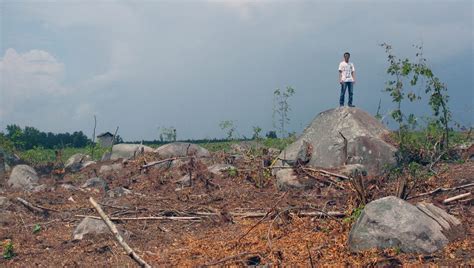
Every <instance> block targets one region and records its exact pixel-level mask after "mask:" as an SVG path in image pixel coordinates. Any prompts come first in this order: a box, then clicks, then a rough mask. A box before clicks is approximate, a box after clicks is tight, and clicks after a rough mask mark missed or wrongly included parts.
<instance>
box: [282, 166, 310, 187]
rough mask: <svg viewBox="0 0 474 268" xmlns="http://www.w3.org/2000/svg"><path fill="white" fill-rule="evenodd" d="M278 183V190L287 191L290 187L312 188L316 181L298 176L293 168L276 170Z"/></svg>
mask: <svg viewBox="0 0 474 268" xmlns="http://www.w3.org/2000/svg"><path fill="white" fill-rule="evenodd" d="M275 176H276V185H277V188H278V190H280V191H287V190H290V189H311V188H312V187H313V186H314V185H315V181H314V180H311V179H304V178H298V177H297V176H296V175H295V173H294V171H293V169H291V168H286V169H280V170H278V171H277V172H276V174H275Z"/></svg>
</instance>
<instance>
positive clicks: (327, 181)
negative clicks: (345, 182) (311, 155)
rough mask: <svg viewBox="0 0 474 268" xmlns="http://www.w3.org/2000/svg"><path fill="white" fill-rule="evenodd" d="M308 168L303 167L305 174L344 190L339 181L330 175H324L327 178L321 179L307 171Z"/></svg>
mask: <svg viewBox="0 0 474 268" xmlns="http://www.w3.org/2000/svg"><path fill="white" fill-rule="evenodd" d="M307 170H308V169H307V168H303V171H304V173H305V174H306V175H308V176H310V177H311V178H313V179H315V180H318V181H321V182H323V183H326V184H331V183H332V184H334V186H336V188H339V189H341V190H344V187H343V186H342V185H339V183H338V182H337V181H335V180H333V179H331V178H330V177H326V178H327V180H324V179H321V178H319V177H316V176H313V175H312V174H311V173H309V172H308V171H307Z"/></svg>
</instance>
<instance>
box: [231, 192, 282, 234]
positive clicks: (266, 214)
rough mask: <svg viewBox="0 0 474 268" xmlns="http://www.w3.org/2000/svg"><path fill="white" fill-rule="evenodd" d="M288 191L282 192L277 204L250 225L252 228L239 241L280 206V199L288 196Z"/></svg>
mask: <svg viewBox="0 0 474 268" xmlns="http://www.w3.org/2000/svg"><path fill="white" fill-rule="evenodd" d="M287 193H288V192H285V193H284V194H282V195H281V197H280V198H279V199H278V200H277V201H276V202H275V205H273V207H272V208H271V209H270V210H268V211H267V213H265V215H264V216H263V217H262V218H261V219H260V220H259V221H258V222H257V223H255V224H254V225H253V226H252V227H250V229H249V230H248V231H247V232H246V233H245V234H243V235H242V236H241V237H240V238H239V239H238V241H239V243H240V240H242V238H244V237H245V236H247V235H248V234H249V233H250V232H251V231H252V230H253V229H254V228H255V227H257V226H258V225H259V224H260V223H262V222H263V221H264V220H265V219H266V218H267V217H268V215H270V213H272V212H273V211H274V210H275V208H276V207H277V206H278V204H279V203H280V201H281V200H282V199H283V197H285V196H286V194H287Z"/></svg>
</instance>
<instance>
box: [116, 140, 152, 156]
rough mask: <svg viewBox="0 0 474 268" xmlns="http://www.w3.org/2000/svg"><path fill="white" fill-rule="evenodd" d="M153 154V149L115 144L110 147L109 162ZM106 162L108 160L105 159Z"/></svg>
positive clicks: (139, 145)
mask: <svg viewBox="0 0 474 268" xmlns="http://www.w3.org/2000/svg"><path fill="white" fill-rule="evenodd" d="M151 152H153V148H151V147H148V146H145V145H141V144H127V143H121V144H116V145H114V146H113V147H112V153H111V154H110V160H117V159H121V158H122V159H133V158H135V157H137V156H139V155H141V154H144V153H151ZM107 160H108V159H107Z"/></svg>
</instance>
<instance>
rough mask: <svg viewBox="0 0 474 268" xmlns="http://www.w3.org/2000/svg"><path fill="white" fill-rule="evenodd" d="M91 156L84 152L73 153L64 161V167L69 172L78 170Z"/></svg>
mask: <svg viewBox="0 0 474 268" xmlns="http://www.w3.org/2000/svg"><path fill="white" fill-rule="evenodd" d="M90 160H91V157H90V156H89V155H86V154H74V155H72V156H71V157H69V159H68V160H67V161H66V163H65V164H64V168H65V169H66V170H68V171H71V172H78V171H79V170H81V169H82V168H83V167H84V164H85V163H86V162H90Z"/></svg>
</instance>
